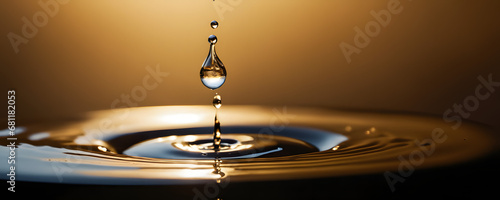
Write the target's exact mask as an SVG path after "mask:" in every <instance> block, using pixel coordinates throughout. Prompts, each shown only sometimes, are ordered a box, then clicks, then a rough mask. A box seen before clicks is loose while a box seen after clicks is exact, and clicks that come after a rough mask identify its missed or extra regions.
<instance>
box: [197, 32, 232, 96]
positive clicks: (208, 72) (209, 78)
mask: <svg viewBox="0 0 500 200" xmlns="http://www.w3.org/2000/svg"><path fill="white" fill-rule="evenodd" d="M212 36H213V37H214V38H215V39H213V41H214V42H211V44H210V52H209V53H208V56H207V58H206V59H205V61H204V62H203V65H202V66H201V70H200V79H201V82H202V83H203V85H205V86H206V87H207V88H208V89H211V90H215V89H217V88H220V87H221V86H222V85H223V84H224V82H226V68H225V67H224V64H223V63H222V61H221V60H220V59H219V57H218V56H217V53H216V52H215V43H216V42H217V37H215V36H214V35H211V36H210V37H209V41H211V39H210V38H212Z"/></svg>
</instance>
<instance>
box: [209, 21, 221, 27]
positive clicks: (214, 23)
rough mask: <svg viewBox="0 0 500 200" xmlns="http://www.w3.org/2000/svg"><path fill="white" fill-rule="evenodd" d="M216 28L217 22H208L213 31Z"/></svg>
mask: <svg viewBox="0 0 500 200" xmlns="http://www.w3.org/2000/svg"><path fill="white" fill-rule="evenodd" d="M218 26H219V22H217V21H215V20H213V21H211V22H210V27H212V28H213V29H216V28H217V27H218Z"/></svg>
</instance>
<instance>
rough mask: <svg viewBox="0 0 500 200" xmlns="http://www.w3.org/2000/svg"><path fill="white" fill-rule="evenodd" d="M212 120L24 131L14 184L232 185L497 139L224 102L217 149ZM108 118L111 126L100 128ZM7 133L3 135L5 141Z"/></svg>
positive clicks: (438, 157) (177, 111)
mask: <svg viewBox="0 0 500 200" xmlns="http://www.w3.org/2000/svg"><path fill="white" fill-rule="evenodd" d="M123 113H127V117H123V116H124V115H123ZM211 117H213V107H212V106H210V107H208V106H164V107H144V108H128V109H118V110H109V111H99V112H92V113H89V114H86V115H84V116H81V117H78V118H71V119H72V120H58V121H51V122H45V123H39V124H31V125H26V126H25V127H19V128H20V129H19V130H23V131H20V132H19V133H17V135H16V137H17V141H18V143H19V144H20V145H19V146H18V148H17V149H16V151H17V154H16V155H20V156H19V157H18V158H17V160H16V162H19V163H23V165H19V166H16V173H17V174H18V176H16V180H20V181H35V182H53V183H77V184H111V185H129V184H132V185H137V184H145V185H155V184H159V185H164V184H192V183H205V182H207V181H216V180H218V179H221V177H226V178H228V177H230V179H231V182H241V181H266V180H285V179H286V180H289V179H302V178H319V177H335V176H339V175H343V176H346V175H357V174H369V173H382V172H384V171H387V170H389V171H397V170H398V167H399V164H400V163H401V161H400V160H398V157H403V158H406V159H409V158H410V155H414V154H415V153H412V152H428V151H425V150H428V149H431V148H434V147H435V148H436V149H439V151H438V150H436V151H434V152H432V156H427V154H423V155H424V156H425V157H424V159H425V160H424V162H422V163H421V164H420V165H418V166H413V167H415V169H416V170H417V169H423V168H431V167H435V166H443V165H453V164H455V163H460V162H464V161H468V160H471V159H474V158H477V157H479V156H481V155H484V154H486V153H488V152H491V151H492V150H494V149H495V147H496V145H497V142H496V137H495V136H494V133H492V132H490V131H489V130H487V129H484V128H483V127H478V126H477V125H473V124H469V123H466V122H464V123H463V124H462V126H461V127H460V129H457V130H452V129H451V127H449V125H448V124H446V123H445V122H443V121H442V119H441V118H433V117H423V116H415V115H405V114H382V113H362V112H347V111H335V110H328V109H316V108H303V107H302V108H294V107H286V108H283V109H277V108H272V107H261V106H226V107H225V108H224V112H223V113H219V115H218V119H222V120H223V121H224V124H225V126H224V138H222V139H221V143H220V151H219V152H218V155H215V154H214V151H213V148H211V147H208V146H210V145H213V143H212V141H211V139H212V136H213V135H212V132H213V130H214V128H213V121H212V120H205V119H210V118H211ZM103 121H111V122H112V123H111V124H109V126H107V127H106V129H105V130H103V129H102V128H101V127H102V123H103ZM436 127H440V128H442V130H443V131H444V132H445V133H453V134H448V135H447V140H446V142H443V143H436V142H432V130H433V129H435V128H436ZM3 132H6V131H5V130H4V131H0V140H1V141H6V137H8V136H7V135H3V134H2V133H3ZM463 138H467V140H466V141H464V140H463ZM429 139H430V141H431V142H429ZM146 143H148V144H147V145H143V144H146ZM156 143H157V144H158V146H157V147H151V148H142V147H140V146H143V147H147V146H151V145H155V144H156ZM6 145H7V144H2V145H1V146H0V153H2V154H4V155H7V154H8V153H9V148H8V147H7V146H6ZM176 145H180V146H176ZM204 145H205V146H204ZM189 147H192V148H189ZM166 148H169V150H167V149H166ZM183 148H187V149H183ZM139 150H140V151H139ZM134 152H135V153H137V152H140V154H134ZM203 153H205V155H203ZM218 157H220V159H217V158H218ZM6 166H7V162H0V173H8V172H7V171H5V170H6V169H8V167H6ZM33 166H36V170H34V168H33ZM18 167H19V168H18ZM65 169H66V170H65ZM221 175H222V176H221ZM5 178H6V177H3V178H2V179H5Z"/></svg>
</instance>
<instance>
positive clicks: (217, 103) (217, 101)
mask: <svg viewBox="0 0 500 200" xmlns="http://www.w3.org/2000/svg"><path fill="white" fill-rule="evenodd" d="M212 104H213V105H214V107H215V108H217V109H219V108H220V107H221V106H222V99H221V97H220V95H219V94H215V96H214V100H213V102H212Z"/></svg>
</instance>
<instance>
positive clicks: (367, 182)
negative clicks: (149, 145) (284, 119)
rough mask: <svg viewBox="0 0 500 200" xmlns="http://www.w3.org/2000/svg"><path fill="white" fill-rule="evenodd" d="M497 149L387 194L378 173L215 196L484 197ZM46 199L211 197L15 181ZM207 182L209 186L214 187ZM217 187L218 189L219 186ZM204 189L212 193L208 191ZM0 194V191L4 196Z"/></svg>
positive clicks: (237, 187) (497, 176)
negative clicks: (492, 152)
mask: <svg viewBox="0 0 500 200" xmlns="http://www.w3.org/2000/svg"><path fill="white" fill-rule="evenodd" d="M499 159H500V153H498V152H497V153H494V154H491V155H489V156H486V157H483V158H480V159H478V160H475V161H473V162H468V163H464V164H459V165H454V166H447V167H438V168H433V169H426V170H417V171H414V172H413V173H412V174H411V175H410V176H409V177H407V178H405V181H404V182H403V183H396V185H395V189H396V190H395V191H394V192H391V190H390V188H389V186H388V184H387V181H386V179H385V177H384V175H383V174H382V173H380V174H369V175H356V176H342V177H333V178H321V179H307V180H288V181H266V182H245V183H235V182H232V183H229V184H227V185H226V186H225V187H224V189H222V190H219V192H218V194H219V195H218V197H219V198H222V199H223V200H233V199H339V198H340V199H367V198H369V199H373V198H385V199H416V198H432V199H435V198H455V197H460V198H468V197H473V198H475V199H477V198H478V197H489V196H490V195H496V194H497V192H498V185H499V184H498V182H499V181H500V170H499V167H500V162H499ZM3 185H4V188H5V189H4V191H5V192H3V193H4V194H5V193H10V194H8V196H12V197H15V196H17V197H22V196H28V195H29V196H31V195H34V196H35V198H41V197H44V198H50V199H103V198H110V199H139V198H140V199H203V198H206V199H216V198H207V197H206V196H204V197H202V198H195V196H196V192H195V191H199V193H201V194H202V193H203V192H204V187H206V185H207V184H199V185H180V186H175V185H174V186H172V185H169V186H161V185H154V186H147V185H146V186H145V185H140V186H109V185H73V184H53V183H35V182H19V181H18V182H16V193H11V192H8V191H7V186H8V185H7V184H3ZM214 185H215V183H214V184H212V186H214ZM219 189H220V188H219ZM209 192H213V193H215V192H214V191H213V190H210V191H209ZM4 196H5V195H4Z"/></svg>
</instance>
